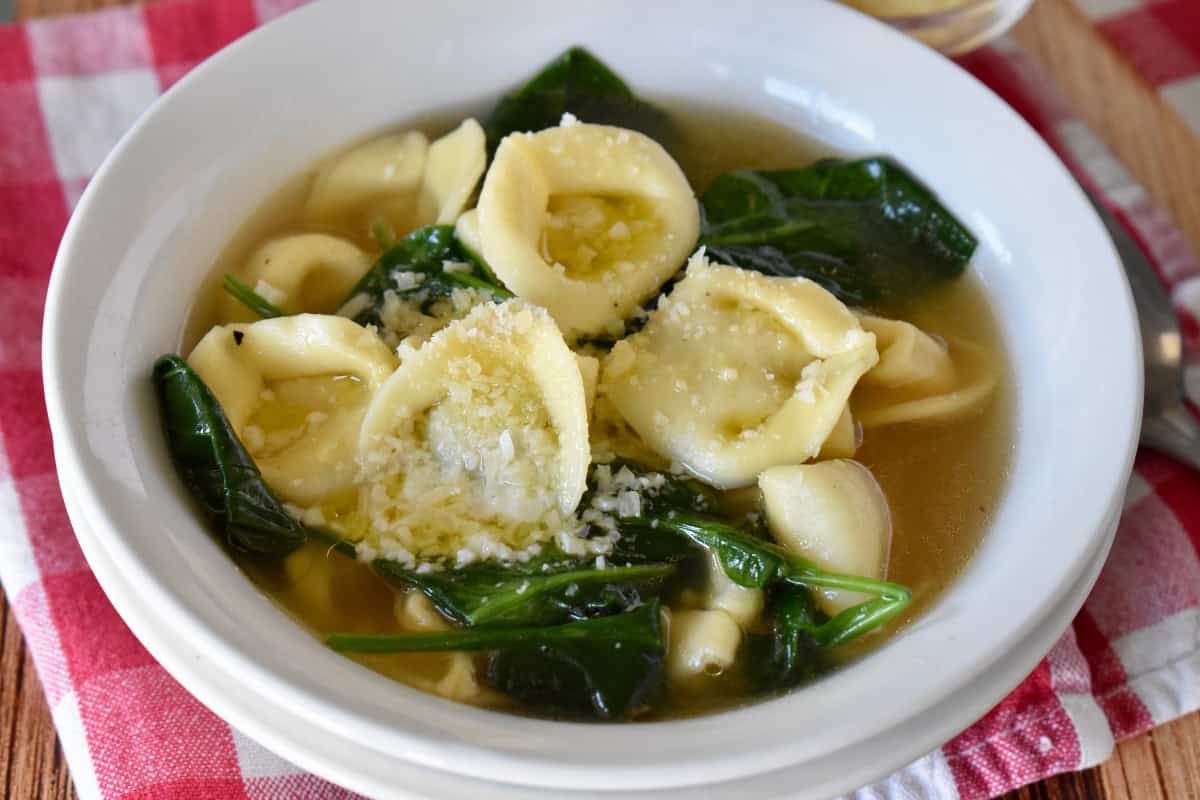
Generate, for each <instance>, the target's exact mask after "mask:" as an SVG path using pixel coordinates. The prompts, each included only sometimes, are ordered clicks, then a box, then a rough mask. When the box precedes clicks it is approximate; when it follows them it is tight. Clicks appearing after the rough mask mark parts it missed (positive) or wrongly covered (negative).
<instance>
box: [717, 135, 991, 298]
mask: <svg viewBox="0 0 1200 800" xmlns="http://www.w3.org/2000/svg"><path fill="white" fill-rule="evenodd" d="M701 205H702V209H703V227H702V234H701V239H700V241H701V244H704V245H706V246H707V248H708V254H709V257H710V258H712V259H713V260H715V261H718V262H721V263H727V264H732V265H734V266H738V267H742V268H744V269H752V270H756V271H758V272H763V273H766V274H768V275H782V276H796V275H801V276H804V277H806V278H810V279H812V280H814V281H816V282H817V283H819V284H821V285H822V286H824V287H825V288H827V289H829V290H830V291H831V292H833V293H834V294H835V295H837V296H838V297H839V298H840V299H842V300H844V301H846V302H850V303H872V302H878V301H881V300H889V299H893V298H897V299H898V298H904V297H910V296H913V295H915V294H918V293H920V292H921V291H923V290H925V289H927V288H929V287H930V286H933V285H934V284H936V283H938V282H940V281H944V280H946V279H949V278H953V277H955V276H957V275H959V274H960V273H961V272H962V271H963V269H964V268H965V267H966V265H967V262H968V261H970V259H971V255H972V254H973V253H974V252H975V245H976V240H975V237H974V236H973V235H972V234H971V232H970V231H968V230H967V229H966V227H965V226H963V224H962V223H961V222H959V221H958V220H957V219H956V218H955V217H954V215H953V214H951V213H950V212H949V211H948V210H947V209H946V208H945V207H944V206H943V205H942V204H941V203H940V202H939V201H938V199H937V197H936V196H935V195H934V194H933V193H932V192H931V191H930V190H929V189H927V188H926V187H925V186H924V185H922V184H921V183H920V182H919V181H918V180H917V179H916V178H915V177H913V176H912V175H911V174H910V173H909V172H908V171H907V170H905V169H904V168H903V167H901V166H900V165H899V164H897V163H896V162H894V161H892V160H891V159H888V158H882V157H880V158H868V159H863V160H860V161H842V160H838V159H825V160H822V161H818V162H817V163H815V164H813V165H811V166H809V167H806V168H804V169H797V170H779V171H773V172H755V171H750V170H743V171H739V172H733V173H729V174H727V175H722V176H721V177H719V178H717V179H716V180H715V181H713V183H712V185H711V186H709V188H708V189H707V190H706V191H705V192H704V195H703V196H702V197H701Z"/></svg>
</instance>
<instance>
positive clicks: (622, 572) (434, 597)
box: [373, 553, 674, 626]
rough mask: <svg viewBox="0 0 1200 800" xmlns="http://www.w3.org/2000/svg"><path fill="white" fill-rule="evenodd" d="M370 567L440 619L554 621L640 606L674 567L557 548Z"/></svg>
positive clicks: (487, 622) (508, 622)
mask: <svg viewBox="0 0 1200 800" xmlns="http://www.w3.org/2000/svg"><path fill="white" fill-rule="evenodd" d="M373 567H374V569H375V571H376V572H377V573H378V574H379V575H380V576H382V577H383V578H384V579H385V580H387V581H388V582H390V583H392V584H395V585H398V586H402V587H404V588H409V589H416V590H418V591H420V592H421V593H423V594H424V595H425V596H426V597H428V598H429V599H430V600H431V601H432V602H433V604H434V606H435V607H437V609H438V610H439V611H441V612H442V613H443V614H445V615H446V616H447V617H450V618H451V619H454V620H457V621H459V622H462V623H465V624H467V625H487V626H520V625H555V624H559V623H562V622H567V621H571V620H581V619H587V618H589V617H596V616H603V615H607V614H619V613H622V612H625V611H629V610H631V609H634V608H637V607H639V606H641V605H644V604H645V602H646V600H647V599H648V598H650V597H652V596H654V594H656V593H657V592H658V590H659V588H660V587H661V584H662V582H663V580H664V579H665V578H666V577H667V576H669V575H670V574H671V573H672V572H673V571H674V567H673V566H672V565H670V564H641V565H637V566H627V567H606V568H604V569H597V568H596V567H595V565H594V561H588V562H582V561H579V560H577V559H573V558H571V557H568V556H565V555H563V554H561V553H556V554H553V555H550V556H547V557H543V558H538V559H532V560H530V561H529V562H526V563H519V562H518V563H508V564H502V563H497V562H491V561H482V562H477V563H475V564H469V565H467V566H465V567H460V568H458V569H447V570H443V571H440V572H426V573H423V574H421V573H417V572H415V571H413V570H409V569H406V568H404V567H403V566H401V565H399V564H397V563H395V562H392V561H385V560H379V561H375V562H374V564H373Z"/></svg>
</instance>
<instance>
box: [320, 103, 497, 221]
mask: <svg viewBox="0 0 1200 800" xmlns="http://www.w3.org/2000/svg"><path fill="white" fill-rule="evenodd" d="M486 166H487V151H486V147H485V137H484V133H483V128H482V127H481V126H480V125H479V123H478V122H476V121H475V120H473V119H467V120H465V121H463V123H462V124H461V125H459V126H458V127H457V128H456V129H454V130H453V131H451V132H450V133H448V134H446V135H445V136H443V137H441V138H440V139H438V140H436V141H434V142H433V143H432V144H430V143H429V140H428V139H427V138H426V137H425V134H423V133H420V132H419V131H409V132H407V133H400V134H389V135H387V136H380V137H377V138H375V139H371V140H370V141H367V142H365V143H363V144H361V145H359V146H357V147H355V148H353V149H351V150H350V151H349V152H347V153H344V154H343V155H341V156H339V157H338V158H336V159H335V160H334V161H333V162H332V163H330V164H329V165H328V166H327V167H325V168H324V169H323V170H321V172H320V173H319V174H318V175H317V178H316V181H315V182H314V184H313V188H312V191H311V192H310V194H309V197H308V202H307V204H306V206H305V218H306V219H307V220H308V221H309V223H311V224H319V225H326V226H332V227H337V228H343V229H348V230H351V231H353V232H354V233H355V234H356V235H362V234H363V233H365V232H366V231H367V230H368V229H369V228H370V227H371V226H372V225H373V224H374V223H384V224H385V225H387V226H388V227H390V228H391V232H392V233H393V234H394V235H396V236H404V235H405V234H407V233H408V232H409V231H412V230H414V229H416V228H419V227H421V226H422V225H433V224H439V225H446V224H452V223H453V222H454V221H455V220H456V219H457V218H458V216H459V214H461V213H462V212H463V210H464V209H465V208H466V207H467V203H468V202H469V201H470V198H471V195H472V194H473V193H474V191H475V187H476V185H477V184H478V183H479V179H480V177H482V176H483V171H484V169H485V168H486Z"/></svg>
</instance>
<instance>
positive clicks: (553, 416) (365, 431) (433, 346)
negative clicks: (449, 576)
mask: <svg viewBox="0 0 1200 800" xmlns="http://www.w3.org/2000/svg"><path fill="white" fill-rule="evenodd" d="M460 394H461V395H463V396H464V398H465V399H464V400H463V401H461V402H457V401H455V397H456V396H457V395H460ZM447 399H449V403H446V402H444V401H446V400H447ZM440 406H444V407H445V408H447V409H449V410H447V412H446V414H449V415H451V416H450V417H449V418H446V419H443V417H444V416H445V415H442V416H439V417H437V418H436V419H431V418H430V415H431V413H432V411H433V410H434V409H437V408H438V407H440ZM538 406H540V408H538ZM506 414H507V415H506ZM530 414H533V416H535V417H539V418H540V416H541V415H542V414H544V415H545V417H546V419H547V421H548V424H549V428H550V429H551V430H548V431H541V430H533V429H531V428H530V426H529V424H528V417H529V416H530ZM501 416H502V417H503V418H498V417H501ZM418 423H419V424H421V425H423V426H424V429H423V430H424V432H423V433H421V432H419V431H417V430H415V429H414V428H413V426H414V425H417V424H418ZM501 429H503V430H501ZM497 434H498V436H497ZM544 435H550V436H551V438H552V440H553V441H552V443H551V444H552V446H553V447H554V448H555V452H554V453H552V454H551V453H545V452H542V451H541V450H540V449H537V448H535V446H534V444H533V442H535V440H536V441H542V440H543V439H544ZM360 441H361V444H360V451H361V452H362V453H363V459H364V462H363V463H364V468H365V469H366V470H367V471H368V473H371V472H380V473H386V472H387V471H388V470H389V469H392V468H394V466H395V465H394V464H391V463H390V459H392V458H397V457H398V458H406V457H409V456H411V455H412V453H414V452H416V451H429V452H430V453H431V455H432V457H434V458H436V459H438V460H440V461H442V462H446V461H448V460H451V459H453V460H461V461H463V462H464V463H467V464H468V466H467V467H466V469H467V472H470V473H474V474H481V473H484V472H485V467H486V466H487V464H486V462H487V461H488V459H489V458H493V457H496V453H495V452H494V451H495V449H496V447H497V441H499V445H500V446H499V450H500V451H507V452H500V453H499V457H504V458H507V460H508V463H506V464H504V465H503V469H501V470H499V471H498V473H497V475H499V476H500V477H504V476H509V477H507V478H505V480H507V481H509V482H510V483H512V482H513V481H512V480H511V476H512V475H513V474H515V473H516V471H517V470H518V467H519V466H520V462H521V461H525V462H527V463H526V466H527V467H530V469H529V470H528V474H527V475H526V477H529V478H530V479H531V481H533V482H537V483H540V484H542V486H541V488H542V489H544V490H545V491H546V492H548V493H550V494H551V495H553V497H554V500H555V504H556V505H557V510H558V511H560V512H562V513H564V514H569V513H570V512H572V511H574V509H575V506H577V505H578V504H579V500H580V498H581V497H582V496H583V492H584V488H585V482H586V477H587V469H588V464H589V462H590V449H589V446H588V434H587V401H586V397H585V389H584V382H583V378H582V376H581V374H580V364H579V361H578V360H577V359H576V356H575V354H574V353H572V352H571V350H570V349H569V348H568V347H567V346H566V343H565V342H564V341H563V338H562V334H561V333H560V332H559V330H558V327H557V326H556V325H555V324H554V321H553V320H552V319H551V318H550V317H549V315H548V314H547V313H546V312H545V311H544V310H543V309H540V308H537V307H534V306H530V305H527V304H525V303H523V302H521V301H517V300H513V301H509V302H507V303H502V304H496V305H493V304H487V305H481V306H477V307H476V308H475V309H473V310H472V311H471V312H470V313H469V314H468V315H467V316H466V317H464V318H463V319H461V320H458V321H456V322H454V323H452V324H451V325H450V326H449V327H447V328H444V329H443V330H441V331H439V332H438V333H436V334H435V335H434V336H433V338H432V339H430V340H429V341H428V342H427V343H425V344H424V345H422V346H421V347H420V348H419V349H417V350H414V351H409V352H407V353H406V354H405V355H404V358H403V362H402V364H401V366H400V368H399V369H398V370H397V371H396V373H395V374H394V375H392V377H391V378H389V380H388V382H387V384H386V385H385V386H384V387H383V388H382V389H381V390H380V391H379V392H378V393H377V394H376V395H375V398H374V399H373V401H372V404H371V407H370V408H369V409H368V411H367V415H366V418H365V419H364V421H363V426H362V430H361V432H360ZM526 443H529V444H528V447H526ZM535 449H537V452H534V451H535ZM531 459H536V462H530V460H531ZM452 466H453V465H449V464H447V467H452ZM522 474H525V473H522ZM494 477H495V476H494ZM485 478H486V476H485ZM516 484H521V485H519V486H518V485H516ZM535 488H536V487H534V486H531V485H527V484H526V482H524V481H515V483H514V484H513V485H511V486H507V488H506V487H501V486H499V485H489V486H487V487H485V492H484V495H485V496H484V498H483V499H484V500H485V501H496V500H497V497H498V496H499V495H503V494H505V493H507V492H508V491H509V490H512V491H513V492H517V493H521V492H527V491H533V490H534V489H535Z"/></svg>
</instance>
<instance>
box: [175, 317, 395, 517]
mask: <svg viewBox="0 0 1200 800" xmlns="http://www.w3.org/2000/svg"><path fill="white" fill-rule="evenodd" d="M187 360H188V363H189V364H190V365H191V366H192V368H193V369H194V370H196V372H197V374H199V375H200V377H201V378H202V379H203V380H204V382H205V383H206V384H207V385H208V387H209V389H210V390H211V391H212V393H213V395H214V396H215V397H216V398H217V401H218V402H219V403H220V404H221V407H222V408H223V409H224V411H225V415H226V417H228V419H229V422H230V424H231V425H232V426H233V429H234V431H235V432H236V433H237V434H238V436H239V437H240V438H241V439H242V440H243V442H244V443H246V444H247V446H248V447H249V448H250V450H251V451H252V453H253V454H254V456H255V462H256V463H257V465H258V467H259V469H260V471H261V472H262V474H263V478H264V479H265V480H266V481H267V483H268V484H269V485H270V486H271V488H272V489H274V490H275V491H276V492H277V493H278V494H279V495H280V496H281V497H282V498H283V499H285V500H288V501H290V502H294V503H298V504H301V505H311V504H315V503H318V502H320V501H322V500H324V499H326V498H328V497H329V496H331V495H333V494H336V493H337V492H340V491H344V490H346V489H348V488H349V487H350V486H351V485H352V484H353V481H354V478H355V475H356V471H357V453H356V449H355V448H356V446H357V441H358V439H357V433H358V428H359V425H360V424H361V420H362V414H363V411H364V409H365V406H366V398H369V397H370V395H371V394H372V393H373V392H374V391H376V390H377V389H378V388H379V387H381V386H382V385H383V383H384V381H385V380H386V379H387V377H388V376H389V375H390V374H391V373H392V371H393V370H394V369H395V367H396V356H395V354H393V353H392V351H391V350H390V349H389V348H388V347H387V345H385V344H384V343H383V342H382V341H381V340H380V339H379V337H378V336H376V335H375V334H374V333H372V332H371V331H369V330H367V329H365V328H363V327H361V326H359V325H356V324H354V323H353V322H351V321H350V320H348V319H344V318H342V317H336V316H327V315H322V314H298V315H296V316H291V317H277V318H274V319H265V320H261V321H259V322H255V323H251V324H241V323H235V324H231V325H218V326H216V327H214V328H213V329H212V330H210V331H209V332H208V334H206V335H205V336H204V338H203V339H201V340H200V342H199V343H198V344H197V345H196V347H195V348H194V349H193V350H192V352H191V354H190V355H189V356H188V359H187ZM332 376H346V377H349V378H353V379H354V381H355V382H356V383H355V384H354V385H355V387H356V388H357V391H355V392H354V393H353V396H354V397H356V398H358V402H355V403H349V404H334V405H327V407H326V408H325V409H324V410H320V411H316V412H315V416H314V415H311V414H310V415H309V417H308V418H307V419H305V420H303V421H302V422H301V425H300V428H298V429H297V431H295V433H294V435H292V434H289V438H290V439H292V441H289V442H287V443H284V444H281V445H279V446H268V447H267V448H266V450H265V451H263V450H262V448H261V447H256V446H255V445H256V444H260V443H257V442H256V441H255V439H256V438H260V437H263V432H262V431H260V430H259V429H258V428H257V427H255V426H253V425H251V424H250V422H251V420H252V418H253V415H254V413H255V411H256V410H257V409H258V408H259V407H260V406H261V405H262V404H263V402H264V400H265V397H264V396H266V397H270V396H271V394H272V392H271V391H270V384H271V383H273V382H283V383H284V385H286V383H287V382H295V381H298V380H302V379H309V378H312V379H326V378H331V377H332ZM319 382H320V381H319ZM300 388H301V390H303V386H301V387H300ZM301 393H303V391H301ZM259 451H261V452H259Z"/></svg>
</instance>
